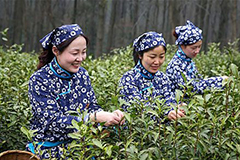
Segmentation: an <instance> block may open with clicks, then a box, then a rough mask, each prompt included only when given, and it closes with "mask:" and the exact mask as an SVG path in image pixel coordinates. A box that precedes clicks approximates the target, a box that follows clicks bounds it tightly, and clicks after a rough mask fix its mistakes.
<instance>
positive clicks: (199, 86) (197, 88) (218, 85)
mask: <svg viewBox="0 0 240 160" xmlns="http://www.w3.org/2000/svg"><path fill="white" fill-rule="evenodd" d="M176 71H177V72H176V73H175V74H173V78H174V79H175V81H176V82H177V84H178V86H179V85H183V86H185V85H186V84H185V82H184V78H183V77H182V75H181V71H178V70H177V69H176ZM183 74H184V75H185V77H186V81H187V82H191V83H190V84H191V86H192V87H193V92H196V93H197V94H203V92H204V90H205V89H213V88H215V89H222V88H223V86H222V80H223V79H222V78H221V77H211V78H207V79H202V78H198V79H195V78H192V77H190V76H189V75H187V73H186V71H183ZM196 74H198V73H196ZM179 88H180V87H179Z"/></svg>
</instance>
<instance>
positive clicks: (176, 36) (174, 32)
mask: <svg viewBox="0 0 240 160" xmlns="http://www.w3.org/2000/svg"><path fill="white" fill-rule="evenodd" d="M172 34H173V36H174V37H175V38H176V40H177V39H178V35H177V33H176V31H175V29H174V30H173V32H172Z"/></svg>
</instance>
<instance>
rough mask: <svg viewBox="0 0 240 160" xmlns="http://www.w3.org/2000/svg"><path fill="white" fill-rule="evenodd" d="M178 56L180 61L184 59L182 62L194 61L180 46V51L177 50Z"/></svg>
mask: <svg viewBox="0 0 240 160" xmlns="http://www.w3.org/2000/svg"><path fill="white" fill-rule="evenodd" d="M176 55H177V56H178V57H179V58H180V59H182V60H184V61H187V62H191V61H192V59H191V58H189V57H187V55H186V54H185V53H184V52H183V50H182V48H181V47H180V46H179V47H178V50H177V53H176Z"/></svg>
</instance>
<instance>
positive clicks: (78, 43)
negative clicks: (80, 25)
mask: <svg viewBox="0 0 240 160" xmlns="http://www.w3.org/2000/svg"><path fill="white" fill-rule="evenodd" d="M86 52H87V43H86V39H85V38H84V37H82V36H79V37H77V38H76V39H75V40H73V41H72V42H71V43H70V45H69V46H68V47H67V48H65V50H64V51H63V52H62V53H59V51H58V50H57V49H56V50H54V48H53V53H54V54H55V56H56V58H57V62H58V63H59V65H60V66H61V67H62V68H63V69H65V70H67V71H69V72H71V73H76V72H78V70H79V67H80V66H81V63H82V61H84V60H85V59H86V56H87V54H86Z"/></svg>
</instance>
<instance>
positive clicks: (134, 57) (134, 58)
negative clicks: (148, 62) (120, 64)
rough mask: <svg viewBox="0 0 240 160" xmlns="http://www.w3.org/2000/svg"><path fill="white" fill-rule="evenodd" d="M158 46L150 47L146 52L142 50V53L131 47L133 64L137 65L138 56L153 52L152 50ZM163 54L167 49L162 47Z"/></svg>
mask: <svg viewBox="0 0 240 160" xmlns="http://www.w3.org/2000/svg"><path fill="white" fill-rule="evenodd" d="M156 47H158V46H155V47H151V48H148V49H146V50H143V51H136V49H135V47H133V60H134V63H135V66H136V65H137V63H138V61H139V56H140V57H143V54H144V52H148V51H150V50H153V49H154V48H156ZM163 48H164V50H165V52H166V51H167V48H166V47H165V46H163Z"/></svg>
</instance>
